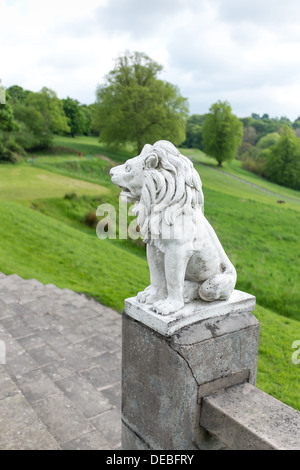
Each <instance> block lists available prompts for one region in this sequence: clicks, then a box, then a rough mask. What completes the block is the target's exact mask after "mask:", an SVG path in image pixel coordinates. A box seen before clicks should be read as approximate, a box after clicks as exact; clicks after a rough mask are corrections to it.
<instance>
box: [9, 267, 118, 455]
mask: <svg viewBox="0 0 300 470" xmlns="http://www.w3.org/2000/svg"><path fill="white" fill-rule="evenodd" d="M0 341H1V342H4V344H5V349H6V364H5V365H0V450H10V449H12V450H23V449H24V450H30V449H33V450H56V449H62V450H72V449H78V450H89V449H92V450H98V449H108V450H109V449H120V448H121V424H120V401H121V316H120V315H119V314H117V313H116V312H115V311H113V310H111V309H109V308H107V307H104V306H102V305H101V304H99V303H97V302H96V301H94V300H91V299H88V298H86V297H85V296H83V295H80V294H76V293H74V292H72V291H70V290H69V289H59V288H57V287H56V286H54V285H51V284H48V285H46V286H45V285H43V284H41V283H40V282H38V281H36V280H23V279H22V278H20V277H19V276H17V275H12V276H5V275H4V274H2V273H0ZM1 345H2V349H3V343H1ZM0 359H1V356H0Z"/></svg>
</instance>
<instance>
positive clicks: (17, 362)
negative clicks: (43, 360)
mask: <svg viewBox="0 0 300 470" xmlns="http://www.w3.org/2000/svg"><path fill="white" fill-rule="evenodd" d="M5 346H6V366H5V367H6V370H7V372H8V373H9V374H10V375H11V376H17V375H19V374H23V373H25V372H28V371H31V370H34V369H36V368H37V367H38V365H37V363H36V362H35V361H34V360H33V359H32V358H31V357H30V356H29V355H28V354H27V352H26V351H25V350H24V349H23V348H22V347H21V346H20V345H19V343H18V342H17V340H15V339H13V338H7V339H6V341H5Z"/></svg>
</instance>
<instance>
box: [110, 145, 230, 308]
mask: <svg viewBox="0 0 300 470" xmlns="http://www.w3.org/2000/svg"><path fill="white" fill-rule="evenodd" d="M110 175H111V180H112V182H113V183H114V184H116V185H117V186H119V187H120V188H121V190H122V191H121V197H122V198H123V199H124V198H125V200H127V202H129V203H131V202H136V204H135V207H134V211H135V213H136V215H137V221H138V224H139V226H140V231H141V233H142V234H143V236H144V241H145V243H147V259H148V264H149V269H150V282H151V284H150V286H148V287H147V288H146V289H145V290H144V291H143V292H140V293H139V294H138V295H137V300H138V301H139V302H141V303H147V304H153V310H154V311H155V312H156V313H159V314H162V315H168V314H170V313H173V312H176V311H178V310H180V309H181V308H182V307H183V306H184V303H185V302H189V301H191V300H196V299H199V298H200V299H202V300H205V301H215V300H226V299H228V298H229V297H230V295H231V293H232V291H233V290H234V287H235V284H236V279H237V276H236V270H235V268H234V266H233V265H232V263H231V262H230V261H229V259H228V257H227V255H226V253H225V251H224V249H223V248H222V245H221V243H220V241H219V239H218V237H217V235H216V233H215V231H214V229H213V228H212V226H211V225H210V224H209V222H208V221H207V219H206V218H205V217H204V215H203V204H204V198H203V193H202V183H201V180H200V176H199V174H198V173H197V171H196V170H195V169H194V167H193V164H192V162H191V161H190V160H189V159H188V158H187V157H185V156H184V155H181V153H180V152H179V150H178V149H176V147H174V145H173V144H172V143H170V142H168V141H164V140H161V141H158V142H156V143H155V144H154V145H148V144H147V145H145V147H144V148H143V150H142V152H141V154H140V155H138V156H137V157H134V158H132V159H130V160H128V161H127V162H126V163H124V164H123V165H119V166H117V167H114V168H112V169H111V172H110Z"/></svg>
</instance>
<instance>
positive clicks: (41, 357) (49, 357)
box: [28, 345, 62, 366]
mask: <svg viewBox="0 0 300 470" xmlns="http://www.w3.org/2000/svg"><path fill="white" fill-rule="evenodd" d="M28 354H29V355H30V357H32V359H33V360H34V361H35V362H36V363H37V364H38V365H39V366H44V365H46V364H49V363H51V362H53V361H60V360H61V359H62V357H61V356H60V355H59V354H58V353H57V352H56V351H55V350H54V349H52V348H51V346H48V345H43V346H40V347H39V348H34V349H30V350H29V351H28Z"/></svg>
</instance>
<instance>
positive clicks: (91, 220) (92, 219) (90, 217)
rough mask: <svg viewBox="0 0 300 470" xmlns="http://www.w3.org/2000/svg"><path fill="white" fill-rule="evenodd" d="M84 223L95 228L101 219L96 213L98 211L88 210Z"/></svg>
mask: <svg viewBox="0 0 300 470" xmlns="http://www.w3.org/2000/svg"><path fill="white" fill-rule="evenodd" d="M83 222H84V224H85V225H87V226H88V227H91V228H95V227H97V225H98V223H99V219H98V217H97V215H96V211H92V212H88V213H87V214H86V215H85V217H84V220H83Z"/></svg>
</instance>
